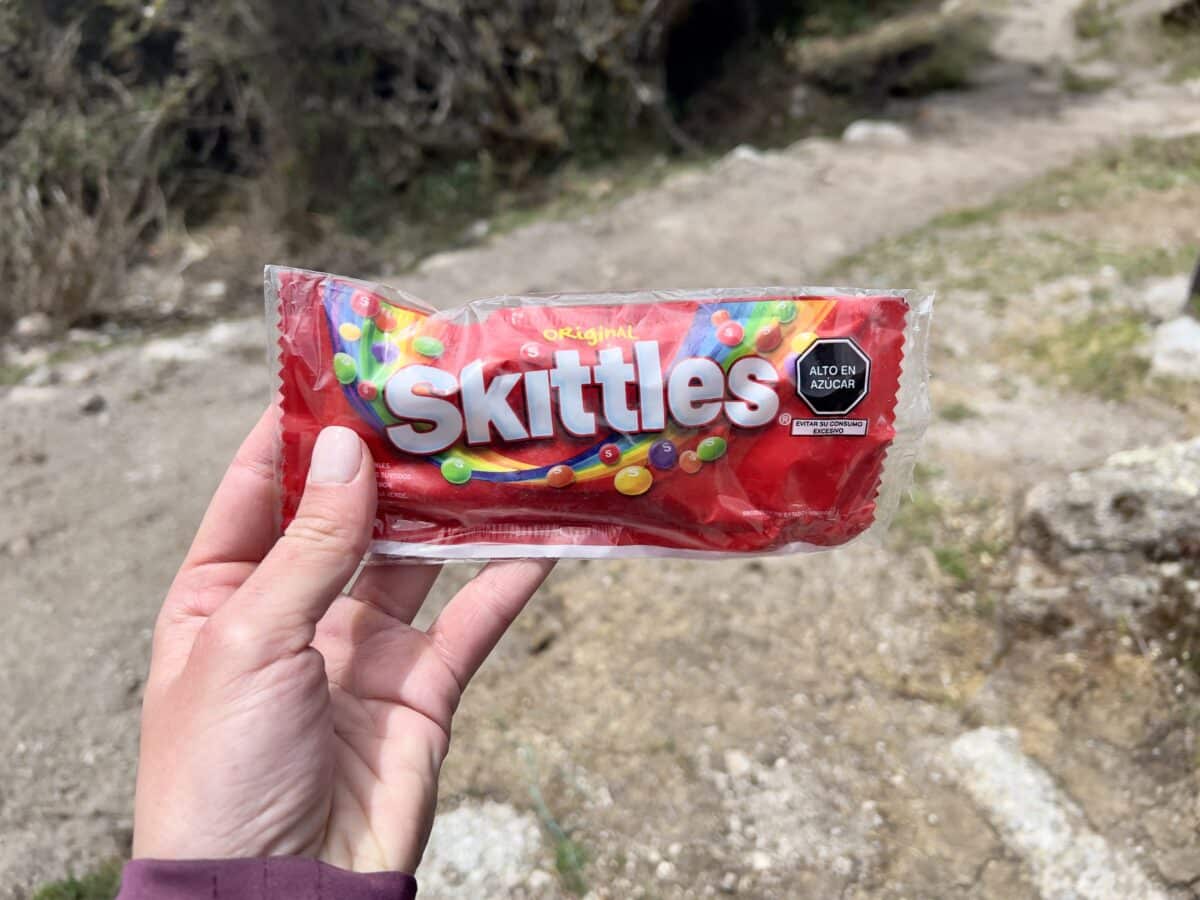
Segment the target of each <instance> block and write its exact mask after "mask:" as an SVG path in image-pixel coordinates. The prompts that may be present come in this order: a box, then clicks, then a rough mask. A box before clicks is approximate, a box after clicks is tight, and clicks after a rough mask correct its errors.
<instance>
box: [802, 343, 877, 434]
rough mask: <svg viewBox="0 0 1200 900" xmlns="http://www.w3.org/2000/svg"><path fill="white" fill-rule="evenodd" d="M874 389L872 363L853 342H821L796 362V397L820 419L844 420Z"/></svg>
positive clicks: (811, 347) (815, 344) (814, 344)
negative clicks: (823, 417) (844, 416)
mask: <svg viewBox="0 0 1200 900" xmlns="http://www.w3.org/2000/svg"><path fill="white" fill-rule="evenodd" d="M870 389H871V360H870V359H869V358H868V357H867V354H865V353H863V352H862V350H861V349H860V348H859V346H858V344H856V343H854V340H853V338H821V339H819V340H817V341H815V342H814V343H813V344H812V345H811V346H810V347H809V348H808V349H807V350H805V351H804V352H803V353H802V354H801V355H800V357H799V358H798V359H797V360H796V393H797V394H798V395H799V396H800V398H801V399H802V400H804V402H805V403H807V404H808V408H809V409H811V410H812V411H813V412H815V413H816V414H817V415H819V416H843V415H845V414H846V413H848V412H850V410H852V409H854V407H856V406H858V404H859V403H861V402H862V399H863V397H865V396H867V391H869V390H870Z"/></svg>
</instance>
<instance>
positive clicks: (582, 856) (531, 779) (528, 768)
mask: <svg viewBox="0 0 1200 900" xmlns="http://www.w3.org/2000/svg"><path fill="white" fill-rule="evenodd" d="M521 758H522V760H523V761H524V763H525V774H526V778H527V780H528V783H529V797H530V799H531V800H532V801H533V808H534V811H535V812H536V813H537V817H538V820H539V821H540V822H541V823H542V827H543V828H544V829H545V830H546V833H547V834H548V835H549V836H550V840H551V841H552V842H553V845H554V868H555V870H556V871H557V872H558V878H559V881H560V882H561V883H562V886H563V888H564V889H565V890H566V891H567V892H568V893H571V894H575V895H576V896H579V897H582V896H583V895H584V894H586V893H587V892H588V883H587V878H586V877H585V869H586V867H587V862H588V854H587V850H586V849H585V848H584V847H583V845H582V844H580V843H579V842H578V841H576V840H575V839H574V838H573V837H572V836H571V834H570V832H568V831H567V830H566V829H565V828H563V826H562V825H560V824H559V822H558V820H557V819H556V818H555V817H554V815H553V814H552V813H551V812H550V807H549V806H548V805H547V804H546V798H545V797H543V796H542V789H541V788H540V787H539V786H538V778H537V767H536V764H535V762H534V757H533V752H532V751H531V750H529V748H527V747H522V748H521Z"/></svg>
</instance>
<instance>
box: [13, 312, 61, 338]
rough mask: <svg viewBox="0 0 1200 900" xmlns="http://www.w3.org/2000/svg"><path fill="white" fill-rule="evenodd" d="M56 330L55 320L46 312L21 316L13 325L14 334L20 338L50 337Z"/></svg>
mask: <svg viewBox="0 0 1200 900" xmlns="http://www.w3.org/2000/svg"><path fill="white" fill-rule="evenodd" d="M53 331H54V322H53V320H51V318H50V317H49V316H48V315H46V314H45V313H44V312H34V313H29V314H28V315H24V316H21V318H19V319H17V322H16V324H15V325H13V334H15V335H16V336H17V337H19V338H44V337H49V336H50V335H51V334H52V333H53Z"/></svg>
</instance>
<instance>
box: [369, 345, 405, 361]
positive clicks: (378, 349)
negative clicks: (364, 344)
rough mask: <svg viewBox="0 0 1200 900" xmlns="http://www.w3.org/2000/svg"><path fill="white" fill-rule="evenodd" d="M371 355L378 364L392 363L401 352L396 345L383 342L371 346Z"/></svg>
mask: <svg viewBox="0 0 1200 900" xmlns="http://www.w3.org/2000/svg"><path fill="white" fill-rule="evenodd" d="M371 355H372V356H374V357H375V361H376V362H379V363H390V362H392V361H393V360H395V358H396V357H397V356H399V355H400V351H399V350H397V349H396V345H395V344H388V343H384V342H382V341H381V342H380V343H378V344H372V345H371Z"/></svg>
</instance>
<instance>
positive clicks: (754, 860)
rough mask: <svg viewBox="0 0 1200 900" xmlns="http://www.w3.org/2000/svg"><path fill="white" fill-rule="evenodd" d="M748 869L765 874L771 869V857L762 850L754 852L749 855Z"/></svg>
mask: <svg viewBox="0 0 1200 900" xmlns="http://www.w3.org/2000/svg"><path fill="white" fill-rule="evenodd" d="M750 868H752V869H753V870H754V871H755V872H765V871H767V869H769V868H771V855H770V854H769V853H765V852H764V851H762V850H755V851H754V852H753V853H751V854H750Z"/></svg>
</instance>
